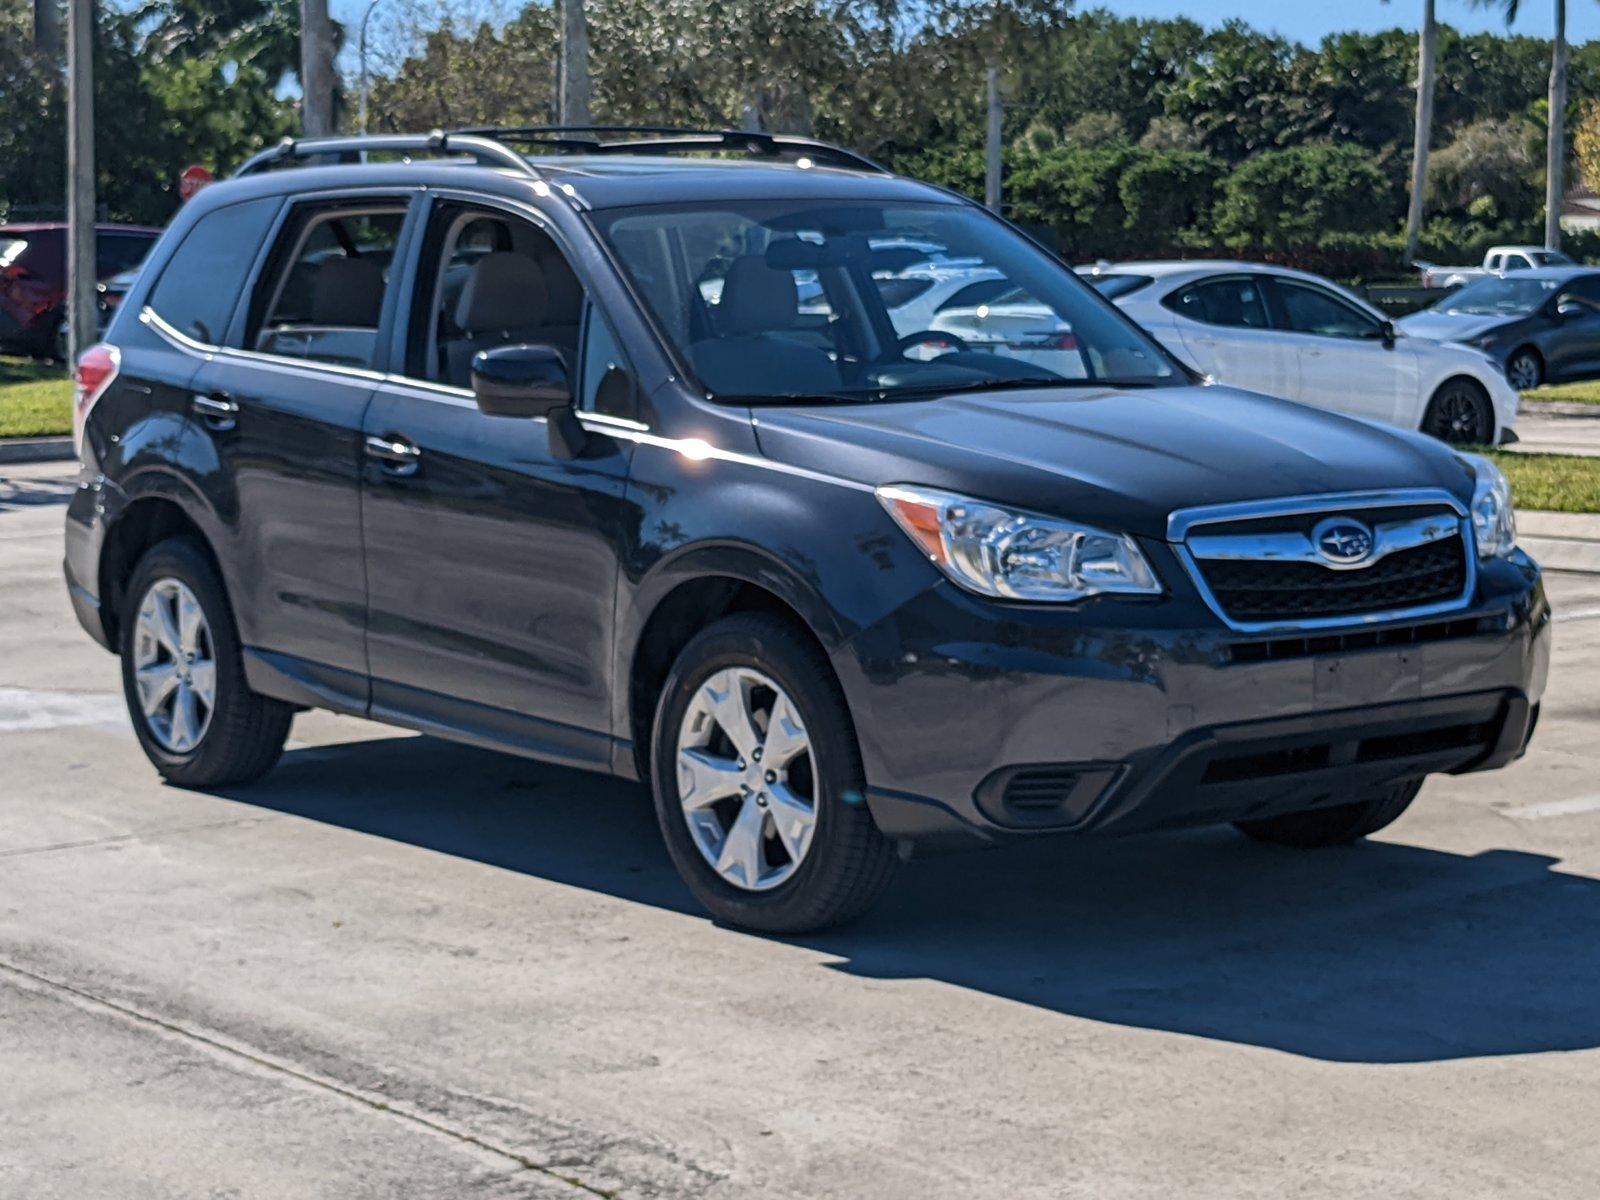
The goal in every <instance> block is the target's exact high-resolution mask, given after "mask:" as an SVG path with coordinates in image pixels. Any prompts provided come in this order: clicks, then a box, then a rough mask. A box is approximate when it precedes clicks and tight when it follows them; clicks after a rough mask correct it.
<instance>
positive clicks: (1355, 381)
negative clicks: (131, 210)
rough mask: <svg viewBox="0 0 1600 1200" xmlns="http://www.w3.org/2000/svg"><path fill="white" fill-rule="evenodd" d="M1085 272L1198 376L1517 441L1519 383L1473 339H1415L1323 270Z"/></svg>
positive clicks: (1230, 265)
mask: <svg viewBox="0 0 1600 1200" xmlns="http://www.w3.org/2000/svg"><path fill="white" fill-rule="evenodd" d="M1084 278H1085V280H1086V281H1087V282H1089V283H1091V284H1093V285H1094V286H1095V287H1096V288H1098V289H1099V290H1100V291H1101V293H1102V294H1104V295H1105V296H1106V297H1107V298H1108V299H1110V300H1113V301H1115V302H1116V304H1117V305H1118V306H1120V307H1121V308H1122V309H1123V310H1124V311H1125V312H1126V313H1127V314H1128V315H1129V316H1130V317H1132V318H1133V319H1134V320H1135V321H1137V322H1138V323H1139V324H1140V325H1143V326H1144V327H1145V328H1146V329H1148V330H1149V331H1150V332H1151V333H1152V334H1154V335H1155V336H1156V337H1157V338H1159V339H1160V340H1161V341H1162V342H1163V343H1165V345H1166V346H1167V348H1168V349H1169V350H1171V351H1172V352H1173V353H1174V354H1176V355H1177V356H1178V357H1179V358H1181V359H1183V360H1184V361H1185V362H1187V363H1189V365H1191V366H1192V367H1194V368H1195V369H1196V370H1198V371H1199V372H1200V373H1201V374H1202V375H1208V376H1210V377H1211V378H1213V379H1215V380H1216V381H1217V382H1219V383H1226V384H1230V385H1231V386H1233V387H1240V388H1247V389H1249V390H1250V391H1253V392H1263V393H1265V394H1266V395H1269V396H1280V397H1282V398H1284V399H1286V400H1297V401H1299V402H1300V403H1302V404H1309V405H1313V406H1315V407H1317V408H1327V409H1332V410H1334V411H1335V412H1342V413H1348V414H1349V415H1351V416H1356V417H1366V418H1369V419H1372V420H1377V421H1382V422H1385V423H1386V424H1390V425H1399V426H1401V427H1402V428H1405V429H1421V430H1422V431H1423V432H1425V433H1430V434H1432V435H1434V436H1435V437H1437V438H1440V439H1442V440H1444V441H1447V442H1456V443H1463V444H1495V443H1498V442H1504V441H1511V440H1514V436H1515V435H1514V434H1512V432H1511V428H1512V425H1513V424H1514V423H1515V421H1516V418H1517V399H1518V398H1517V393H1516V391H1515V390H1514V389H1513V388H1512V387H1511V384H1510V383H1509V382H1508V381H1507V379H1506V377H1505V374H1504V372H1503V371H1502V370H1501V369H1500V366H1499V365H1498V364H1497V363H1496V362H1495V361H1494V360H1493V359H1491V358H1489V357H1488V355H1486V354H1482V353H1480V352H1478V351H1477V350H1473V349H1471V348H1470V347H1466V346H1459V345H1453V344H1451V343H1448V342H1439V341H1434V340H1432V339H1429V338H1419V337H1408V336H1406V335H1405V334H1404V333H1403V332H1401V331H1400V330H1399V329H1397V328H1395V325H1394V323H1393V322H1392V321H1390V320H1389V319H1388V318H1387V317H1385V316H1384V315H1383V314H1382V313H1381V312H1379V311H1378V310H1377V309H1375V308H1373V307H1372V306H1371V305H1369V304H1367V303H1365V302H1364V301H1362V300H1360V299H1358V298H1357V297H1356V296H1354V295H1353V294H1351V293H1350V292H1348V291H1346V290H1345V289H1344V288H1342V287H1340V286H1339V285H1338V284H1335V283H1331V282H1329V281H1328V280H1326V279H1323V278H1321V277H1320V276H1317V275H1311V274H1308V273H1306V272H1304V271H1291V270H1288V269H1286V268H1283V267H1271V266H1264V265H1261V264H1257V263H1242V262H1146V263H1137V262H1136V263H1119V264H1100V265H1098V266H1096V267H1093V268H1089V269H1086V270H1085V271H1084Z"/></svg>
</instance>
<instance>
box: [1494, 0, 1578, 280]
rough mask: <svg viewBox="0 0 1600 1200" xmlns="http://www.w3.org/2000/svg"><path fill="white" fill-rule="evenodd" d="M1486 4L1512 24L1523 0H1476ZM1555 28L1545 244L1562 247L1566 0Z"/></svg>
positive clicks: (1559, 5)
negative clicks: (1498, 11) (1502, 13)
mask: <svg viewBox="0 0 1600 1200" xmlns="http://www.w3.org/2000/svg"><path fill="white" fill-rule="evenodd" d="M1476 3H1478V4H1480V5H1482V6H1484V7H1494V8H1499V9H1500V10H1501V11H1502V12H1504V13H1505V18H1506V25H1507V27H1509V26H1510V25H1511V24H1512V23H1513V22H1514V21H1516V19H1517V13H1518V11H1519V10H1520V8H1521V3H1520V0H1476ZM1554 3H1555V32H1554V35H1553V36H1552V37H1551V39H1550V92H1549V98H1548V99H1549V115H1548V120H1549V131H1548V133H1547V134H1546V137H1545V158H1544V163H1545V166H1544V244H1545V245H1546V246H1548V247H1549V248H1550V249H1552V250H1557V249H1560V247H1561V204H1562V200H1563V198H1564V195H1565V189H1564V187H1563V182H1562V175H1563V173H1564V168H1565V166H1566V159H1567V139H1566V119H1567V0H1554Z"/></svg>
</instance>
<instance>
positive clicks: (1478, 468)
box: [1461, 454, 1517, 558]
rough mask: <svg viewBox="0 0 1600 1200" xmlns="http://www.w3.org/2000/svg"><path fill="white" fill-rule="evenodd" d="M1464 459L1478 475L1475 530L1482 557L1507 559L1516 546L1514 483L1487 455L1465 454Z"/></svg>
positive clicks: (1473, 526) (1473, 525) (1474, 519)
mask: <svg viewBox="0 0 1600 1200" xmlns="http://www.w3.org/2000/svg"><path fill="white" fill-rule="evenodd" d="M1461 461H1462V462H1464V463H1466V464H1467V465H1468V466H1470V467H1471V468H1472V470H1473V472H1474V474H1475V475H1476V476H1477V484H1476V485H1475V486H1474V487H1473V489H1472V529H1473V532H1474V533H1475V534H1476V535H1477V538H1478V555H1479V557H1481V558H1497V557H1498V558H1504V557H1505V556H1506V555H1507V554H1510V553H1511V552H1512V551H1513V550H1515V549H1516V548H1517V514H1516V510H1515V509H1514V508H1513V507H1512V505H1511V483H1510V481H1509V480H1507V479H1506V476H1505V472H1504V471H1502V470H1501V469H1500V468H1499V467H1497V466H1495V465H1494V464H1493V463H1492V462H1490V461H1489V460H1488V459H1487V458H1483V457H1481V456H1479V455H1477V454H1463V455H1461Z"/></svg>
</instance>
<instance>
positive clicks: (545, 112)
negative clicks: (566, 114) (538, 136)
mask: <svg viewBox="0 0 1600 1200" xmlns="http://www.w3.org/2000/svg"><path fill="white" fill-rule="evenodd" d="M557 37H558V34H557V28H556V18H555V15H554V14H553V13H552V12H551V10H550V9H548V8H545V7H543V6H541V5H529V6H528V7H527V8H525V9H523V10H522V14H521V15H520V16H519V17H517V19H516V20H515V21H512V22H511V23H510V24H509V25H507V26H505V28H504V29H502V30H500V31H499V32H498V33H497V32H496V31H495V29H494V27H493V26H492V25H491V24H490V23H489V22H488V21H480V22H479V23H478V24H477V25H476V27H474V28H472V29H471V30H470V32H468V33H466V34H458V33H456V31H455V30H454V29H453V28H452V27H451V26H449V25H448V24H447V25H446V26H445V27H443V28H441V29H436V30H434V31H433V32H432V33H429V34H428V35H427V36H426V38H425V39H424V41H423V44H422V46H421V47H419V48H418V50H417V52H416V53H415V54H413V55H412V56H411V57H410V58H408V59H406V60H405V62H404V63H402V64H401V66H400V69H399V71H397V72H396V73H395V74H394V75H393V76H392V77H390V78H388V79H380V80H379V81H378V83H377V84H376V85H375V86H374V88H373V90H372V97H371V101H370V106H371V110H372V117H373V123H374V124H375V125H376V126H378V127H379V128H386V129H449V128H451V127H452V126H454V127H457V128H460V127H462V126H471V125H495V124H503V125H543V124H545V123H547V121H548V120H549V115H550V110H551V101H552V100H553V99H554V97H555V92H556V79H555V74H554V73H553V72H552V70H551V59H552V51H553V50H554V48H555V45H556V40H557Z"/></svg>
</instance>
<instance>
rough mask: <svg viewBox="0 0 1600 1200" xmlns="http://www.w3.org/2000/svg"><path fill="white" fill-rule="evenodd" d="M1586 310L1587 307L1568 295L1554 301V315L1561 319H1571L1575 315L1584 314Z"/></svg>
mask: <svg viewBox="0 0 1600 1200" xmlns="http://www.w3.org/2000/svg"><path fill="white" fill-rule="evenodd" d="M1588 311H1589V309H1588V307H1587V306H1586V305H1583V304H1580V303H1579V302H1578V301H1576V300H1574V299H1572V298H1571V297H1570V296H1563V297H1561V299H1560V300H1557V301H1556V316H1558V317H1560V318H1561V319H1562V320H1563V321H1571V320H1573V319H1574V318H1576V317H1581V316H1584V315H1586V314H1587V313H1588Z"/></svg>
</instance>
